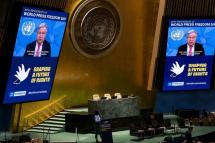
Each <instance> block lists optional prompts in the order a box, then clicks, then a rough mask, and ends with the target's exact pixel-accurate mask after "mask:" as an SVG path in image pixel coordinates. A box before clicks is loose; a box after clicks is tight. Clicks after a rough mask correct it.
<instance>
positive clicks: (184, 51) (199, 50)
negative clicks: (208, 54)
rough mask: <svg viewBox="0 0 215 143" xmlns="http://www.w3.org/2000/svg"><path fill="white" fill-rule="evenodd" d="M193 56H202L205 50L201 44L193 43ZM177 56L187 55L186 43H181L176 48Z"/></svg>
mask: <svg viewBox="0 0 215 143" xmlns="http://www.w3.org/2000/svg"><path fill="white" fill-rule="evenodd" d="M194 47H195V49H194V50H195V51H194V56H204V55H205V51H204V48H203V46H202V45H201V44H199V43H195V45H194ZM177 56H187V44H184V45H181V46H180V47H179V48H178V52H177Z"/></svg>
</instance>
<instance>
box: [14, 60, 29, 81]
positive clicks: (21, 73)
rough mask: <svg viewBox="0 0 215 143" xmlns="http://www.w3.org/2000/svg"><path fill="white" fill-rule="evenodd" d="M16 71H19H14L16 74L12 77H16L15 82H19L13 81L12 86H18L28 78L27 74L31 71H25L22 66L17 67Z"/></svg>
mask: <svg viewBox="0 0 215 143" xmlns="http://www.w3.org/2000/svg"><path fill="white" fill-rule="evenodd" d="M18 69H19V71H16V74H15V75H14V76H15V77H17V80H19V81H17V80H16V81H14V82H13V83H14V84H20V83H21V82H22V81H24V80H25V79H26V78H27V77H28V74H29V72H30V70H31V69H30V68H28V70H27V71H25V67H24V65H23V64H22V65H21V66H18Z"/></svg>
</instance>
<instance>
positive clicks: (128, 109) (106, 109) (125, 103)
mask: <svg viewBox="0 0 215 143" xmlns="http://www.w3.org/2000/svg"><path fill="white" fill-rule="evenodd" d="M96 110H98V111H99V113H100V114H101V116H102V119H103V120H105V119H115V118H123V117H133V116H139V115H140V108H139V103H138V97H127V98H121V99H110V100H106V99H102V100H99V101H94V100H88V113H91V114H94V112H95V111H96Z"/></svg>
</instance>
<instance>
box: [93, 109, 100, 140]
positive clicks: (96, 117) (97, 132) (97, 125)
mask: <svg viewBox="0 0 215 143" xmlns="http://www.w3.org/2000/svg"><path fill="white" fill-rule="evenodd" d="M94 121H95V138H96V143H99V141H98V135H99V136H100V138H101V129H100V125H101V116H100V114H99V111H97V110H96V111H95V113H94Z"/></svg>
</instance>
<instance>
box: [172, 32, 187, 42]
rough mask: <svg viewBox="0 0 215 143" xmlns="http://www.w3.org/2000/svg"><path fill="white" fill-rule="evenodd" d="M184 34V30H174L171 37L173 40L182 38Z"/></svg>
mask: <svg viewBox="0 0 215 143" xmlns="http://www.w3.org/2000/svg"><path fill="white" fill-rule="evenodd" d="M183 36H184V32H183V30H173V31H172V32H171V38H172V40H181V39H182V38H183Z"/></svg>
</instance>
